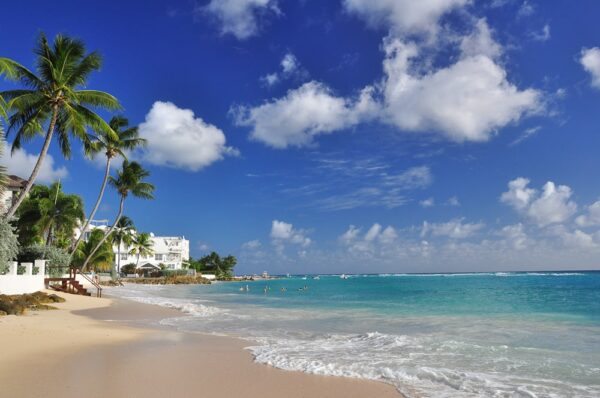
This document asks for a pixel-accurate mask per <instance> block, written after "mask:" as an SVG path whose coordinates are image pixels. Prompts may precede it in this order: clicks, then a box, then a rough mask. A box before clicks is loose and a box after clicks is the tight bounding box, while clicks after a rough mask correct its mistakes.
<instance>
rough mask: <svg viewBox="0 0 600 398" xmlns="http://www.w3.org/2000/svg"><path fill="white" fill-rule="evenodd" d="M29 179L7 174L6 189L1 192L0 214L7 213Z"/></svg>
mask: <svg viewBox="0 0 600 398" xmlns="http://www.w3.org/2000/svg"><path fill="white" fill-rule="evenodd" d="M25 185H27V180H24V179H22V178H21V177H18V176H15V175H9V176H6V189H5V190H4V192H1V193H0V214H3V213H6V212H7V211H8V209H10V207H11V206H12V204H13V203H14V202H15V201H16V200H17V198H18V197H19V194H20V193H21V191H22V190H23V189H24V188H25Z"/></svg>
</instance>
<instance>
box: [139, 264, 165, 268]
mask: <svg viewBox="0 0 600 398" xmlns="http://www.w3.org/2000/svg"><path fill="white" fill-rule="evenodd" d="M139 268H141V269H160V267H159V266H158V265H154V264H151V263H146V264H144V265H140V267H139Z"/></svg>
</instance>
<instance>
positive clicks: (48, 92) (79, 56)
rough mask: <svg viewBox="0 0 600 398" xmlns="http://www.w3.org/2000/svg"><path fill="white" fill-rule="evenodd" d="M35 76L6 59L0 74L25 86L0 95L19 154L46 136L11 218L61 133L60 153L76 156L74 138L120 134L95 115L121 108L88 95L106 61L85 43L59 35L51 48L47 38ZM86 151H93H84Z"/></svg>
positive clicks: (107, 98)
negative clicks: (93, 77) (91, 82)
mask: <svg viewBox="0 0 600 398" xmlns="http://www.w3.org/2000/svg"><path fill="white" fill-rule="evenodd" d="M34 54H35V55H36V62H35V64H36V69H35V72H33V71H31V70H29V69H28V68H26V67H25V66H23V65H21V64H19V63H18V62H16V61H14V60H12V59H9V58H0V74H4V75H5V76H6V77H7V78H8V79H9V80H12V81H14V82H18V83H21V85H22V86H23V87H22V88H19V89H13V90H6V91H2V92H0V97H2V98H3V101H6V108H7V109H8V129H7V134H8V135H9V136H10V134H14V139H13V143H12V149H13V151H14V150H16V149H18V148H20V147H21V144H22V143H23V142H26V141H30V140H32V139H33V138H34V137H36V136H38V135H43V136H44V143H43V145H42V148H41V151H40V154H39V156H38V159H37V161H36V164H35V166H34V168H33V170H32V172H31V175H30V177H29V179H28V180H27V184H26V186H25V188H24V189H23V191H22V192H21V193H20V194H19V196H18V198H17V200H16V201H15V202H14V204H13V205H12V206H11V208H10V209H9V210H8V212H7V213H6V215H5V218H7V219H10V218H11V217H12V216H13V215H14V214H15V213H16V211H17V209H18V208H19V206H20V205H21V203H22V202H23V200H24V199H25V198H26V197H27V194H28V193H29V191H30V190H31V188H32V186H33V184H34V183H35V181H36V179H37V176H38V174H39V172H40V169H41V167H42V164H43V163H44V160H45V158H46V155H47V153H48V149H49V147H50V143H51V142H52V138H53V137H54V135H55V133H56V137H57V141H58V144H59V147H60V149H61V151H62V153H63V155H64V156H65V158H69V157H70V156H71V142H70V138H71V137H75V138H77V139H79V140H81V141H82V142H84V143H86V142H88V141H89V140H90V137H89V136H88V129H89V128H91V129H93V130H94V131H101V132H105V133H106V134H114V132H113V131H112V129H111V128H110V126H109V125H108V123H106V122H105V121H104V119H102V117H100V116H99V115H98V114H97V113H96V112H95V111H94V109H104V110H118V109H120V108H121V106H120V104H119V102H118V101H117V99H116V98H115V97H113V96H112V95H110V94H108V93H105V92H102V91H97V90H87V89H82V87H85V86H87V82H88V78H89V77H90V74H91V73H92V72H94V71H97V70H99V69H100V66H101V65H102V58H101V56H100V54H98V53H97V52H91V53H88V52H87V51H86V48H85V45H84V43H83V42H82V41H80V40H78V39H74V38H70V37H68V36H64V35H57V36H56V38H55V39H54V42H53V43H52V44H50V43H49V42H48V39H47V38H46V36H45V35H44V34H43V33H41V34H40V36H39V39H38V43H37V46H36V47H35V50H34ZM84 148H89V146H88V145H84Z"/></svg>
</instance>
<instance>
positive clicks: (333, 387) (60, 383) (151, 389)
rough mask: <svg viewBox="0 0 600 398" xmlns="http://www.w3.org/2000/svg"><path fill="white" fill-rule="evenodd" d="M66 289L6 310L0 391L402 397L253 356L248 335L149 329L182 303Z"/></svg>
mask: <svg viewBox="0 0 600 398" xmlns="http://www.w3.org/2000/svg"><path fill="white" fill-rule="evenodd" d="M61 295H62V296H63V297H64V298H65V299H66V300H67V301H66V302H65V303H59V304H56V305H55V306H56V307H58V310H54V311H43V312H30V313H29V314H28V315H26V316H19V317H16V316H6V317H0V352H2V360H1V361H0V386H2V389H1V392H2V394H1V395H2V396H6V397H23V398H26V397H79V396H87V397H107V396H111V397H147V398H152V397H164V396H170V397H241V396H244V397H249V398H253V397H262V398H270V397H281V396H286V397H292V398H293V397H356V398H359V397H382V398H386V397H401V395H400V394H399V393H398V392H397V390H396V389H395V388H394V387H393V386H392V385H388V384H384V383H380V382H375V381H367V380H359V379H353V378H344V377H334V376H317V375H309V374H306V373H302V372H291V371H284V370H279V369H275V368H273V367H270V366H266V365H261V364H257V363H254V361H253V358H252V355H251V353H250V352H248V351H247V350H244V347H246V346H248V345H250V344H249V343H248V341H243V340H239V339H236V338H232V337H222V336H213V335H207V334H200V333H186V332H179V331H174V330H169V329H165V328H155V327H149V326H148V325H150V324H153V323H156V321H158V320H160V319H163V318H168V317H181V315H182V314H181V313H180V312H179V311H177V310H175V309H169V308H162V307H158V306H154V305H149V304H141V303H135V302H129V301H126V300H121V299H114V298H101V299H99V298H91V297H85V296H77V295H68V294H61ZM141 325H145V326H141Z"/></svg>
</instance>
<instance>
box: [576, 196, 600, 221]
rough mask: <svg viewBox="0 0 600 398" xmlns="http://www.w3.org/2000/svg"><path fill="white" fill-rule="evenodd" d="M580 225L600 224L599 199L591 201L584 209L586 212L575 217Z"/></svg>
mask: <svg viewBox="0 0 600 398" xmlns="http://www.w3.org/2000/svg"><path fill="white" fill-rule="evenodd" d="M575 222H576V223H577V225H579V226H580V227H591V226H597V225H600V200H598V201H596V202H594V203H592V204H591V205H589V206H588V207H587V209H586V213H585V214H582V215H580V216H579V217H577V218H576V219H575Z"/></svg>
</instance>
